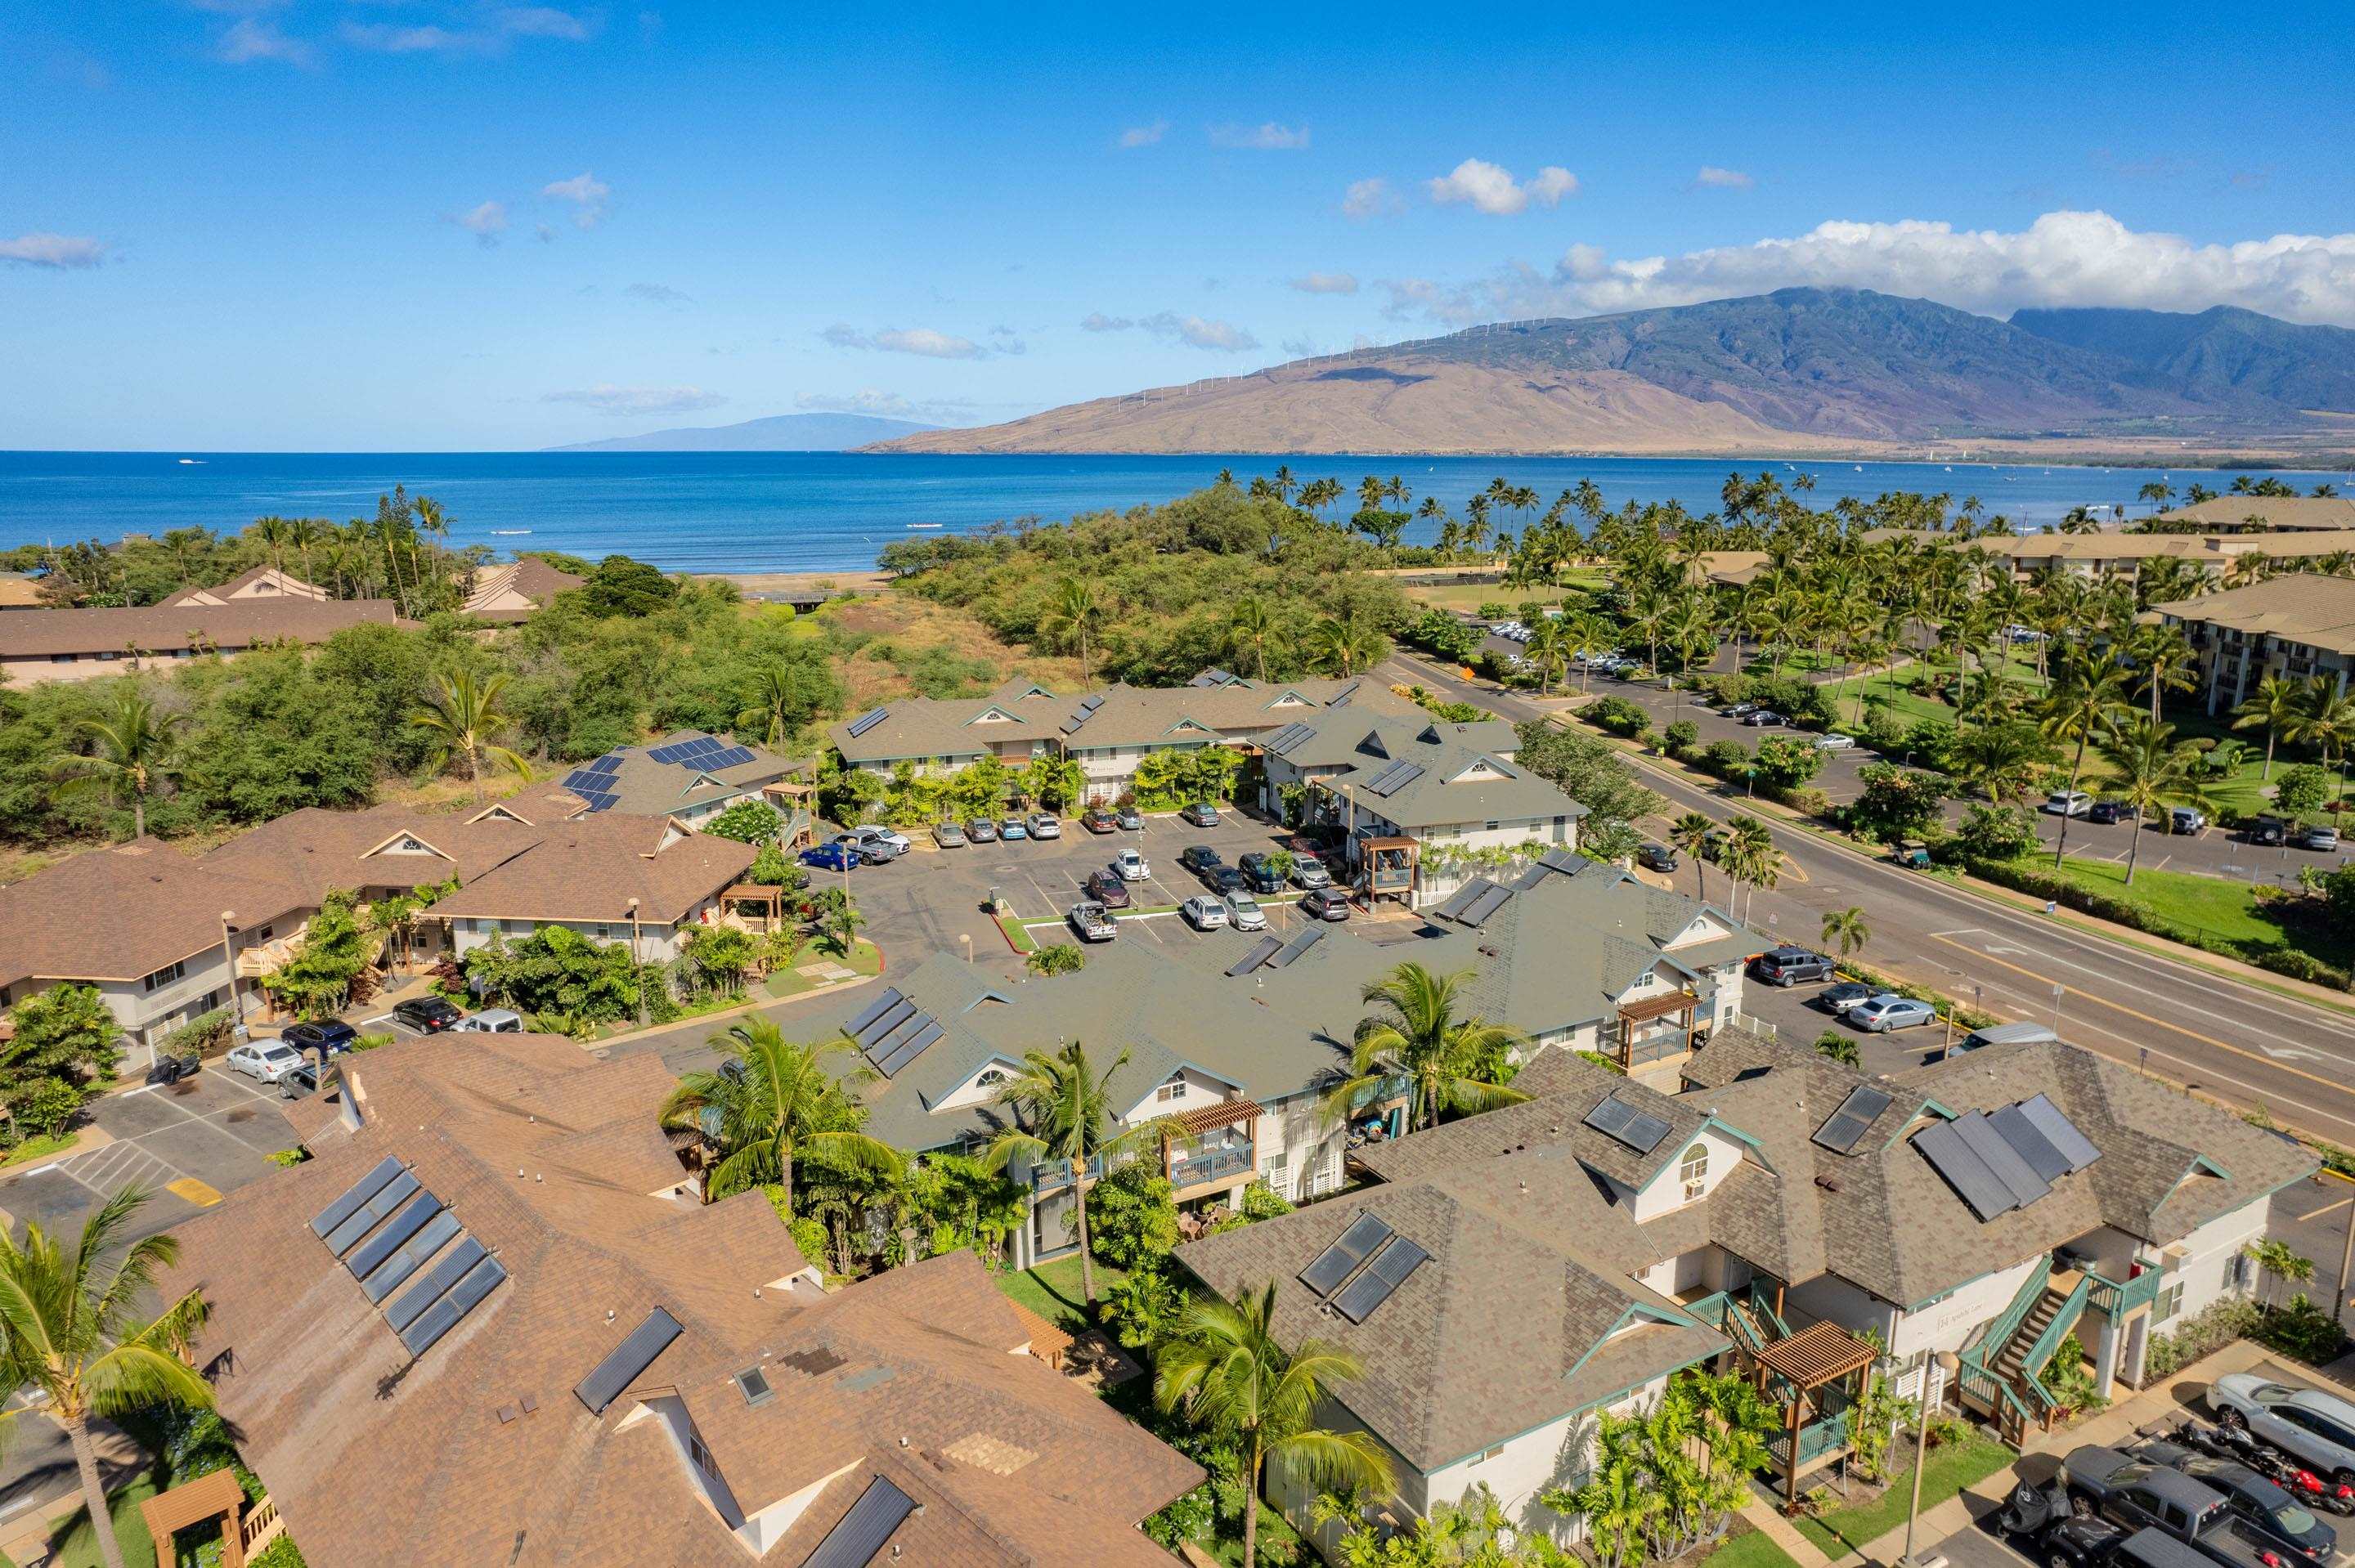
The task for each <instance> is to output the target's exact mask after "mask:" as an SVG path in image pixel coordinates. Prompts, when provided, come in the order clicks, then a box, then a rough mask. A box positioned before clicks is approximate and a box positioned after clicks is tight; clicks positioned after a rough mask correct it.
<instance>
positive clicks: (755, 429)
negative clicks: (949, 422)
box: [542, 414, 934, 452]
mask: <svg viewBox="0 0 2355 1568" xmlns="http://www.w3.org/2000/svg"><path fill="white" fill-rule="evenodd" d="M930 429H934V427H933V426H931V425H920V424H918V423H916V422H915V421H914V420H912V419H885V418H877V417H876V416H874V415H872V414H774V415H772V416H770V417H769V418H765V419H746V420H744V421H743V422H742V423H741V424H735V425H698V426H688V427H686V428H684V429H675V430H649V431H648V432H646V433H645V435H642V436H613V437H610V438H608V439H607V440H602V441H578V442H575V443H574V444H572V445H571V446H565V447H546V448H543V449H542V450H546V451H551V452H839V451H847V450H850V449H851V448H853V447H862V446H867V445H869V444H870V443H873V442H876V441H888V440H891V439H892V438H894V437H898V436H912V435H917V434H920V433H921V432H922V431H925V430H930Z"/></svg>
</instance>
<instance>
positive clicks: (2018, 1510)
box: [1998, 1479, 2210, 1568]
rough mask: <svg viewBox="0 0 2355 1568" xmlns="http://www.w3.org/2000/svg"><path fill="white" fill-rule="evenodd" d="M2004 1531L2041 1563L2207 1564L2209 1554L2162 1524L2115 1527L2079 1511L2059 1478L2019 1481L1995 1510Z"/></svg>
mask: <svg viewBox="0 0 2355 1568" xmlns="http://www.w3.org/2000/svg"><path fill="white" fill-rule="evenodd" d="M1998 1523H1999V1524H2001V1526H2002V1527H2003V1531H2004V1533H2005V1534H2007V1535H2009V1536H2010V1537H2011V1538H2012V1541H2013V1542H2014V1543H2015V1544H2016V1545H2018V1546H2019V1549H2020V1550H2021V1552H2024V1553H2026V1554H2027V1555H2028V1556H2030V1557H2031V1558H2033V1559H2034V1560H2035V1561H2037V1562H2039V1563H2042V1564H2044V1568H2208V1564H2209V1561H2210V1560H2209V1559H2208V1558H2207V1557H2206V1556H2205V1555H2204V1554H2202V1553H2200V1552H2195V1551H2193V1550H2192V1549H2191V1548H2190V1547H2189V1546H2186V1545H2184V1544H2183V1542H2180V1541H2178V1540H2176V1539H2175V1538H2174V1537H2173V1536H2171V1535H2169V1534H2168V1533H2167V1532H2166V1531H2163V1530H2156V1529H2150V1530H2137V1531H2126V1530H2121V1529H2119V1528H2118V1527H2117V1526H2116V1525H2115V1524H2112V1523H2111V1522H2110V1521H2109V1520H2105V1519H2100V1518H2097V1517H2095V1516H2094V1515H2093V1514H2090V1513H2088V1514H2084V1515H2080V1514H2079V1513H2078V1512H2077V1511H2076V1509H2075V1507H2074V1506H2073V1503H2072V1501H2071V1499H2070V1496H2069V1489H2068V1488H2067V1487H2065V1486H2063V1485H2062V1483H2061V1482H2060V1481H2059V1480H2057V1479H2056V1480H2054V1481H2053V1482H2051V1484H2050V1485H2048V1486H2041V1487H2040V1486H2038V1485H2036V1484H2035V1483H2034V1482H2032V1481H2025V1480H2023V1481H2020V1482H2019V1483H2017V1484H2016V1485H2014V1486H2013V1488H2012V1489H2011V1499H2010V1500H2009V1502H2007V1503H2006V1504H2005V1505H2004V1508H2003V1510H2002V1512H2001V1513H2000V1514H1999V1515H1998Z"/></svg>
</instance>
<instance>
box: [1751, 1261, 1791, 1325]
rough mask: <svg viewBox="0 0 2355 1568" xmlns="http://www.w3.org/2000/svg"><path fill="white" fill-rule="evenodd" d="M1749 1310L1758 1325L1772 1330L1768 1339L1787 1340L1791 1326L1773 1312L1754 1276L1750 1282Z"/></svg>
mask: <svg viewBox="0 0 2355 1568" xmlns="http://www.w3.org/2000/svg"><path fill="white" fill-rule="evenodd" d="M1750 1310H1751V1311H1753V1313H1755V1314H1757V1317H1758V1320H1759V1322H1760V1323H1762V1324H1764V1326H1765V1327H1766V1328H1769V1329H1772V1330H1774V1333H1773V1334H1772V1335H1770V1336H1769V1337H1770V1338H1772V1339H1777V1340H1787V1339H1789V1338H1790V1337H1791V1325H1790V1324H1788V1323H1785V1321H1783V1315H1782V1314H1781V1313H1779V1312H1777V1311H1775V1310H1774V1301H1773V1300H1772V1299H1771V1298H1769V1297H1768V1296H1767V1294H1766V1287H1765V1286H1764V1284H1763V1283H1762V1282H1761V1281H1760V1280H1759V1279H1758V1278H1757V1277H1755V1276H1753V1277H1752V1278H1751V1281H1750Z"/></svg>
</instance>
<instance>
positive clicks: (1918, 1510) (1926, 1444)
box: [1897, 1351, 1963, 1568]
mask: <svg viewBox="0 0 2355 1568" xmlns="http://www.w3.org/2000/svg"><path fill="white" fill-rule="evenodd" d="M1931 1360H1932V1361H1936V1362H1937V1363H1938V1370H1939V1371H1940V1372H1945V1374H1946V1379H1947V1381H1949V1382H1951V1381H1953V1379H1954V1375H1955V1372H1956V1370H1957V1369H1959V1368H1960V1367H1961V1366H1962V1364H1963V1359H1962V1358H1961V1357H1960V1356H1958V1355H1956V1354H1955V1352H1954V1351H1939V1352H1938V1353H1937V1354H1936V1355H1935V1356H1933V1357H1932V1358H1931ZM1929 1452H1930V1368H1929V1366H1928V1364H1927V1363H1924V1364H1923V1368H1922V1400H1921V1408H1920V1410H1919V1412H1918V1413H1917V1414H1916V1416H1915V1418H1914V1422H1913V1501H1912V1502H1910V1503H1908V1504H1907V1505H1906V1508H1905V1555H1904V1556H1902V1557H1900V1558H1899V1559H1898V1560H1897V1562H1898V1565H1899V1568H1930V1565H1929V1564H1927V1563H1923V1561H1922V1560H1921V1559H1920V1558H1918V1557H1915V1556H1914V1555H1913V1526H1914V1523H1915V1521H1916V1520H1919V1519H1920V1518H1921V1517H1922V1462H1923V1459H1924V1458H1925V1457H1928V1455H1929ZM1939 1561H1944V1560H1943V1559H1940V1560H1939Z"/></svg>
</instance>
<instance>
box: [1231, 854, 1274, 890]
mask: <svg viewBox="0 0 2355 1568" xmlns="http://www.w3.org/2000/svg"><path fill="white" fill-rule="evenodd" d="M1239 864H1240V865H1241V869H1242V874H1243V880H1244V881H1245V882H1248V883H1250V884H1251V890H1252V892H1253V893H1281V892H1283V891H1284V878H1282V877H1280V876H1278V875H1276V874H1275V868H1274V867H1273V865H1271V864H1269V863H1268V857H1267V856H1266V855H1264V854H1262V853H1259V852H1258V851H1256V850H1254V851H1252V853H1250V854H1247V855H1245V856H1243V858H1242V859H1241V862H1239Z"/></svg>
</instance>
